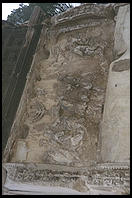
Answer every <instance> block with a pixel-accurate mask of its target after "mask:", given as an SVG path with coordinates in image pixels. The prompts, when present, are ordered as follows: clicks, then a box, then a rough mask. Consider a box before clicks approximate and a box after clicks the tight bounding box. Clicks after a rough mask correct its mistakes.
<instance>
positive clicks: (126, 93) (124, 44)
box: [101, 5, 130, 162]
mask: <svg viewBox="0 0 132 198" xmlns="http://www.w3.org/2000/svg"><path fill="white" fill-rule="evenodd" d="M114 37H115V41H114V50H115V54H116V57H118V59H116V60H115V61H114V62H112V63H111V65H110V70H109V78H108V85H107V91H106V99H105V107H104V115H103V121H102V130H101V141H102V148H101V156H102V160H103V161H105V162H108V161H109V162H110V161H111V162H114V161H115V162H117V161H118V162H119V161H121V162H122V161H129V159H130V5H126V6H123V7H120V8H119V12H118V15H117V21H116V27H115V35H114ZM122 53H123V54H122ZM119 55H120V58H119Z"/></svg>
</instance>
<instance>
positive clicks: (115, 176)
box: [4, 163, 130, 195]
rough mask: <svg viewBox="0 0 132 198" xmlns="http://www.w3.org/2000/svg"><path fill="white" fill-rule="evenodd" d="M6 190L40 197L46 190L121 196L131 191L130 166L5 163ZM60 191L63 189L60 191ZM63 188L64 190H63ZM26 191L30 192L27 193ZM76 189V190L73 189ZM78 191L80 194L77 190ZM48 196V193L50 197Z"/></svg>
mask: <svg viewBox="0 0 132 198" xmlns="http://www.w3.org/2000/svg"><path fill="white" fill-rule="evenodd" d="M4 167H5V168H6V170H7V180H6V183H5V188H7V189H8V190H12V188H13V187H14V189H15V190H18V191H24V192H26V191H27V193H28V192H32V193H37V192H40V194H41V193H42V192H43V193H44V192H45V193H46V192H47V190H46V187H48V188H49V189H50V188H51V192H50V193H51V194H52V191H54V188H55V187H56V189H57V188H58V193H66V189H67V190H68V189H69V190H68V192H67V193H66V194H74V193H75V194H77V192H78V191H79V192H81V193H82V194H111V195H112V194H122V193H124V192H125V191H127V193H128V192H129V174H130V173H129V172H130V169H129V164H127V163H124V164H123V163H113V164H112V163H110V164H108V163H104V164H98V165H96V166H94V167H93V166H92V167H81V168H76V167H65V166H60V165H51V164H20V163H19V164H17V163H15V164H13V163H8V164H4ZM59 188H60V189H59ZM61 188H62V189H61ZM26 189H27V190H26ZM71 189H73V191H72V190H71ZM74 190H77V191H74ZM50 193H49V194H50Z"/></svg>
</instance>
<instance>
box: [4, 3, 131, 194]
mask: <svg viewBox="0 0 132 198" xmlns="http://www.w3.org/2000/svg"><path fill="white" fill-rule="evenodd" d="M123 8H124V6H123V7H122V8H121V9H122V12H123ZM119 10H120V8H119ZM117 13H118V12H117ZM115 15H116V13H115V8H114V6H113V4H109V5H107V6H106V5H102V4H101V5H100V6H99V5H95V4H94V5H93V4H86V5H82V6H80V7H77V8H75V9H70V10H69V11H67V12H65V13H63V14H60V15H59V16H55V17H53V18H51V19H48V20H47V21H45V22H43V28H42V32H41V36H40V40H39V43H38V46H37V52H36V55H35V58H34V64H33V65H32V67H31V71H30V72H29V75H28V78H27V84H26V86H25V90H24V93H23V100H22V101H21V103H20V105H19V111H18V116H17V117H16V121H15V124H14V126H13V128H12V131H13V132H12V135H11V136H10V138H9V140H8V146H9V147H10V145H11V143H12V148H11V150H10V153H9V155H7V154H6V152H7V150H8V146H7V147H6V149H7V150H6V151H5V162H6V165H5V166H6V167H7V170H8V177H9V178H8V179H9V181H7V183H6V187H7V188H10V189H12V185H15V186H16V187H15V188H16V189H17V188H18V189H19V190H20V188H23V186H24V185H25V182H29V180H30V181H31V183H32V185H34V184H35V183H34V182H37V184H39V185H40V186H41V185H44V186H45V185H47V186H48V185H51V186H58V187H65V188H71V189H73V190H75V191H76V192H78V193H79V192H81V193H87V194H105V193H106V194H112V193H113V194H121V193H124V191H125V190H126V189H127V190H128V189H129V181H128V180H129V179H128V178H129V176H127V174H128V175H129V171H128V170H129V165H127V168H126V167H125V168H124V165H122V164H116V165H115V166H114V165H113V167H114V168H113V169H111V168H110V167H111V166H112V165H111V162H113V161H111V159H112V157H111V156H110V155H112V153H113V151H114V153H115V150H113V151H112V152H111V153H109V154H108V152H109V151H110V150H109V151H108V148H111V147H112V146H111V142H112V140H113V141H114V142H115V141H117V139H118V137H117V136H113V137H111V136H110V135H111V134H110V135H109V134H108V135H106V136H105V133H104V131H107V129H109V126H107V127H108V128H105V129H103V125H102V119H105V115H104V106H105V108H106V105H107V97H108V96H106V88H107V82H108V72H109V66H110V64H111V62H112V61H113V60H114V58H115V54H114V53H113V52H114V42H115V41H114V32H115V27H116V23H115ZM123 16H124V15H123ZM117 21H118V15H117ZM116 45H117V43H116ZM117 48H118V45H117ZM117 55H118V53H117ZM125 63H126V62H125ZM122 65H124V63H123V62H121V67H120V65H118V63H115V65H114V66H113V70H116V71H115V73H119V72H120V70H121V71H122V70H123V71H124V70H125V71H126V70H127V69H128V68H129V67H128V62H127V65H126V64H125V65H126V66H122ZM115 78H116V76H115ZM117 86H118V85H117ZM107 95H108V94H107ZM120 102H121V101H120ZM126 103H128V101H126ZM22 104H23V106H22ZM22 107H23V108H22ZM111 108H114V107H113V106H112V107H111ZM112 115H113V114H112ZM114 115H115V114H114ZM106 119H107V117H106ZM109 125H112V122H110V123H109ZM112 126H114V125H112ZM101 130H102V131H103V132H102V133H101ZM15 131H16V132H17V134H18V135H17V136H16V139H15V141H13V136H14V133H15ZM107 138H109V143H108V141H107ZM110 139H111V140H110ZM120 140H121V141H122V139H120ZM120 140H119V141H120ZM104 141H105V142H104ZM9 143H10V144H9ZM107 144H108V145H107ZM105 148H107V149H106V150H105ZM113 148H114V149H116V148H115V147H113ZM123 148H124V147H123ZM127 151H128V150H126V153H127ZM126 155H127V154H126ZM128 155H129V154H128ZM7 156H8V157H7ZM103 156H104V157H103ZM108 156H109V158H108ZM120 156H121V157H120V159H124V158H123V157H122V154H121V155H120ZM105 158H108V160H105ZM102 159H103V160H104V161H105V162H106V163H107V162H110V164H107V165H106V167H105V165H103V162H104V161H103V160H102ZM7 162H8V163H9V166H8V163H7ZM114 162H116V160H115V161H114ZM125 162H126V161H125ZM21 163H23V164H24V163H25V164H27V165H25V168H23V167H24V166H23V165H20V166H19V165H18V164H21ZM98 163H99V164H102V165H99V166H98V165H97V164H98ZM13 164H16V166H13ZM37 164H43V165H45V164H47V165H48V167H51V171H48V170H46V171H44V170H39V168H40V167H39V168H38V169H37V168H35V167H36V166H37ZM28 165H29V166H30V165H31V167H29V169H28V167H26V166H28ZM32 165H33V167H32ZM43 165H42V166H43ZM21 166H22V167H21ZM40 166H41V165H40ZM55 167H56V172H54V171H53V170H54V169H55ZM57 167H58V168H57ZM61 167H64V168H66V169H68V167H69V168H70V170H69V171H71V170H72V171H71V172H72V173H69V172H67V173H64V170H63V171H62V173H59V172H57V171H59V170H60V169H61ZM84 167H87V171H86V172H85V171H84V172H85V173H82V172H78V173H77V172H76V173H74V169H78V171H80V170H82V169H83V168H84ZM88 167H89V168H88ZM90 167H92V169H91V168H90ZM102 167H103V168H102ZM116 167H117V168H116ZM121 167H123V168H121ZM10 168H11V170H13V171H10ZM94 168H95V169H94ZM42 169H43V168H42ZM62 169H63V168H62ZM117 169H119V170H117ZM122 169H123V170H122ZM121 170H122V171H121ZM112 171H113V172H112ZM17 172H18V175H17ZM28 173H29V174H28ZM120 174H121V175H122V176H120ZM123 174H126V177H127V179H125V178H126V177H125V176H123ZM116 176H117V178H116ZM114 177H115V179H111V178H114ZM121 177H122V178H123V179H119V178H121ZM22 178H23V179H22ZM26 179H27V180H26ZM10 180H11V181H12V184H10ZM13 182H15V183H14V184H13ZM17 182H20V183H22V186H21V187H20V188H19V186H17ZM124 186H125V188H126V189H125V190H124V191H122V189H123V187H124ZM105 187H106V188H107V189H106V188H105ZM40 189H41V188H40ZM31 191H32V190H31ZM38 191H39V190H38ZM75 191H74V192H75ZM128 191H129V190H128ZM40 192H42V189H41V190H40ZM45 192H47V191H45ZM74 192H73V193H74ZM71 193H72V192H71Z"/></svg>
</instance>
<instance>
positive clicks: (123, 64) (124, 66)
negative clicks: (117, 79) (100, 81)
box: [112, 59, 130, 72]
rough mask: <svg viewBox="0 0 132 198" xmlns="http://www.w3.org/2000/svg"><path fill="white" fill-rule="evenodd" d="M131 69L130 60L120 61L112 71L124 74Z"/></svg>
mask: <svg viewBox="0 0 132 198" xmlns="http://www.w3.org/2000/svg"><path fill="white" fill-rule="evenodd" d="M129 69H130V60H129V59H125V60H120V61H118V62H116V63H114V66H113V67H112V71H114V72H122V71H126V70H129Z"/></svg>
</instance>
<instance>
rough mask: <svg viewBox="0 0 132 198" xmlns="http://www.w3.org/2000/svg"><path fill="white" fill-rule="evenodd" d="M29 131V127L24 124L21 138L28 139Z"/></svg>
mask: <svg viewBox="0 0 132 198" xmlns="http://www.w3.org/2000/svg"><path fill="white" fill-rule="evenodd" d="M28 132H29V127H28V126H27V125H23V127H22V128H21V134H20V136H19V137H20V138H21V139H26V137H27V136H28Z"/></svg>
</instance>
